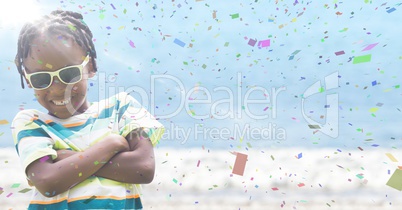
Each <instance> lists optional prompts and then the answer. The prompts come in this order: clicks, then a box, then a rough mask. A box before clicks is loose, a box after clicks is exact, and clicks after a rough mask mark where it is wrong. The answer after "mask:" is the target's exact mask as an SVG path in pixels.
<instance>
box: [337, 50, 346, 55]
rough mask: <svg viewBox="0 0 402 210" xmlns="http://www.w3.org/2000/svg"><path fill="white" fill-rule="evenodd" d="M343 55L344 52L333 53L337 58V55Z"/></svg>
mask: <svg viewBox="0 0 402 210" xmlns="http://www.w3.org/2000/svg"><path fill="white" fill-rule="evenodd" d="M344 54H345V51H343V50H342V51H338V52H335V55H336V56H339V55H344Z"/></svg>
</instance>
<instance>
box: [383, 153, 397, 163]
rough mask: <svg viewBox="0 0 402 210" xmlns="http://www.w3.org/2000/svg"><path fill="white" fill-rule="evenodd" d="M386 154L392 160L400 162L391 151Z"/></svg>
mask: <svg viewBox="0 0 402 210" xmlns="http://www.w3.org/2000/svg"><path fill="white" fill-rule="evenodd" d="M385 155H386V156H387V157H388V158H389V159H390V160H391V161H392V162H398V160H397V159H396V158H395V157H394V156H393V155H392V154H391V153H385Z"/></svg>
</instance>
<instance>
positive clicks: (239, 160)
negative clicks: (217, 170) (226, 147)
mask: <svg viewBox="0 0 402 210" xmlns="http://www.w3.org/2000/svg"><path fill="white" fill-rule="evenodd" d="M246 162H247V155H246V154H242V153H237V154H236V160H235V164H234V166H233V170H232V173H233V174H237V175H240V176H243V173H244V169H245V167H246Z"/></svg>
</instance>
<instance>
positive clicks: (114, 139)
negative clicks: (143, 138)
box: [99, 133, 130, 152]
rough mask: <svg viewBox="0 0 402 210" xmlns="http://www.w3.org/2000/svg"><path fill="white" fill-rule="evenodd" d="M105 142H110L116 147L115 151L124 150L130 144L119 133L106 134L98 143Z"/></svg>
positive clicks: (128, 148) (126, 149) (128, 147)
mask: <svg viewBox="0 0 402 210" xmlns="http://www.w3.org/2000/svg"><path fill="white" fill-rule="evenodd" d="M101 142H102V143H106V142H107V144H112V145H113V146H114V147H115V148H116V152H126V151H129V150H130V146H129V144H128V142H127V140H126V138H124V137H123V136H121V135H119V134H114V133H112V134H109V135H108V136H106V137H105V138H104V139H103V140H102V141H100V142H99V143H101Z"/></svg>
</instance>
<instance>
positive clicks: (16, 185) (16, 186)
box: [11, 183, 21, 188]
mask: <svg viewBox="0 0 402 210" xmlns="http://www.w3.org/2000/svg"><path fill="white" fill-rule="evenodd" d="M20 185H21V184H20V183H15V184H13V185H11V188H18V187H19V186H20Z"/></svg>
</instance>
